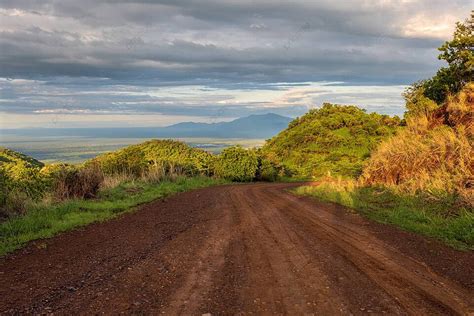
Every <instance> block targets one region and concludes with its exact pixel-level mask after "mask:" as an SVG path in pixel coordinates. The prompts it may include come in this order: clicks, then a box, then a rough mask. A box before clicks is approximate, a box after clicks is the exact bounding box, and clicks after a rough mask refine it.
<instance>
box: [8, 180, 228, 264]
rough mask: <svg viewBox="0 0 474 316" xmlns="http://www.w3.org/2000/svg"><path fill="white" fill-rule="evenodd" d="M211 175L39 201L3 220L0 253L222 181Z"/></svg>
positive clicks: (134, 183) (120, 187) (144, 183)
mask: <svg viewBox="0 0 474 316" xmlns="http://www.w3.org/2000/svg"><path fill="white" fill-rule="evenodd" d="M223 183H225V182H224V181H223V180H216V179H211V178H208V177H196V178H178V179H177V180H176V181H163V182H160V183H158V184H152V183H146V182H140V181H133V182H127V183H122V184H121V185H119V186H117V187H115V188H113V189H108V190H104V191H102V192H101V193H100V196H99V197H98V199H95V200H70V201H65V202H62V203H58V204H55V205H51V204H44V203H43V204H38V205H35V206H33V207H32V208H31V209H30V210H29V211H28V213H27V214H25V215H23V216H18V217H14V218H11V219H9V220H7V221H6V222H3V223H1V224H0V256H2V255H5V254H6V253H8V252H11V251H13V250H15V249H18V248H20V247H22V246H23V245H25V244H26V243H27V242H29V241H32V240H36V239H42V238H49V237H52V236H54V235H57V234H58V233H60V232H64V231H67V230H71V229H73V228H76V227H80V226H84V225H87V224H90V223H92V222H97V221H104V220H107V219H111V218H114V217H116V216H117V215H119V214H121V213H124V212H127V211H131V210H133V208H134V207H135V206H137V205H140V204H143V203H146V202H150V201H153V200H156V199H160V198H164V197H166V196H169V195H171V194H174V193H178V192H183V191H188V190H192V189H197V188H202V187H208V186H211V185H217V184H223Z"/></svg>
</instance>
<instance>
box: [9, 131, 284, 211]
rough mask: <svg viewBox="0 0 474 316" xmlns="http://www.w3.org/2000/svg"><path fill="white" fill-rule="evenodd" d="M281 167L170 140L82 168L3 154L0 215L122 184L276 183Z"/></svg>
mask: <svg viewBox="0 0 474 316" xmlns="http://www.w3.org/2000/svg"><path fill="white" fill-rule="evenodd" d="M278 172H279V168H277V167H276V166H275V164H273V163H272V162H270V161H268V160H266V159H264V158H263V157H262V156H261V155H260V153H259V151H258V150H253V149H252V150H247V149H244V148H242V147H230V148H227V149H225V150H224V151H223V152H222V153H221V154H220V155H218V156H214V155H212V154H210V153H208V152H205V151H203V150H201V149H196V148H192V147H190V146H188V145H186V144H185V143H182V142H178V141H172V140H152V141H148V142H145V143H142V144H138V145H132V146H129V147H126V148H123V149H120V150H117V151H115V152H111V153H107V154H104V155H101V156H98V157H96V158H94V159H91V160H89V161H86V162H85V163H84V164H82V165H68V164H52V165H47V166H44V165H43V164H42V163H41V162H39V161H37V160H35V159H33V158H30V157H27V156H25V155H22V154H20V153H16V152H14V151H11V150H8V149H3V150H1V151H0V185H1V187H0V210H1V212H0V213H1V214H3V215H2V216H4V217H5V216H9V215H12V214H20V213H23V212H24V211H25V210H26V209H27V207H28V205H29V204H31V203H34V202H38V201H42V200H49V201H63V200H67V199H90V198H95V197H96V196H97V195H98V193H99V190H100V189H101V188H105V189H110V188H114V187H116V186H118V185H120V184H122V183H124V182H130V181H135V180H138V181H142V182H146V183H149V184H152V183H159V182H162V181H163V180H174V179H177V178H179V177H181V176H189V177H192V176H215V177H221V178H225V179H227V180H232V181H252V180H264V181H274V180H276V179H277V177H278Z"/></svg>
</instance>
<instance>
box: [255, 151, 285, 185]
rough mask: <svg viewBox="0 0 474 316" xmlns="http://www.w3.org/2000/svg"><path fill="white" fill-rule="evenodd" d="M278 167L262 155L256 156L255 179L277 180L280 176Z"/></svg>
mask: <svg viewBox="0 0 474 316" xmlns="http://www.w3.org/2000/svg"><path fill="white" fill-rule="evenodd" d="M280 173H281V170H280V168H279V167H278V166H277V165H276V164H275V163H273V162H271V161H270V160H268V159H265V158H264V157H262V156H259V157H258V168H257V174H256V179H257V180H260V181H271V182H273V181H277V180H278V178H279V176H280Z"/></svg>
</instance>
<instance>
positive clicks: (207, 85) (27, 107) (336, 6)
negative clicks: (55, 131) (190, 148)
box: [0, 0, 471, 115]
mask: <svg viewBox="0 0 474 316" xmlns="http://www.w3.org/2000/svg"><path fill="white" fill-rule="evenodd" d="M470 9H471V3H470V1H469V0H454V1H451V2H446V1H442V0H433V1H430V0H421V1H411V0H399V1H395V0H350V1H334V0H322V1H317V2H311V1H305V0H295V1H271V0H260V1H251V0H227V1H222V0H200V1H197V0H160V1H151V0H139V1H131V0H130V1H129V0H119V1H108V0H103V1H96V0H83V1H72V0H63V1H54V0H44V1H27V0H2V1H0V20H1V23H0V52H1V54H0V76H1V77H3V78H13V79H15V80H16V81H15V83H12V82H10V83H9V82H7V81H0V88H1V95H0V99H1V102H0V108H1V109H2V110H3V111H7V112H14V113H20V112H25V113H33V112H34V111H43V110H51V109H53V110H54V109H61V108H64V109H66V108H67V109H70V110H71V111H76V110H77V111H81V110H87V111H102V110H106V111H116V112H122V111H125V110H126V111H135V112H140V111H141V112H148V111H154V112H159V111H164V112H169V113H182V112H183V111H187V110H189V109H188V107H189V106H193V107H198V105H200V106H201V108H200V109H201V111H202V113H208V112H209V111H211V110H205V109H206V108H209V109H213V110H212V111H214V108H216V107H219V106H224V105H225V106H228V107H229V104H232V106H233V107H235V110H232V111H229V112H232V113H234V114H242V113H250V112H251V111H254V110H255V109H258V108H259V107H260V108H262V109H264V108H265V109H268V108H272V107H276V108H279V109H282V108H284V107H288V112H291V113H293V114H295V113H296V112H298V111H301V110H302V109H304V108H305V107H306V106H307V104H310V103H312V102H313V104H312V105H313V106H314V105H315V104H314V102H320V101H322V100H327V101H334V100H336V101H337V100H341V101H350V100H351V99H349V98H350V97H352V98H354V100H357V102H358V101H360V100H367V97H361V96H360V95H359V97H360V98H361V99H357V98H358V97H357V96H356V95H354V94H351V93H349V92H348V90H347V89H346V90H344V89H342V88H338V90H337V91H336V90H331V91H332V92H331V93H325V92H323V91H322V90H324V87H323V86H322V85H321V82H323V81H324V82H330V81H332V82H335V81H338V82H344V83H345V85H347V86H366V87H372V86H393V87H395V89H398V90H400V89H399V88H398V87H400V86H401V85H405V84H409V83H411V82H413V81H416V80H419V79H422V78H426V77H429V76H431V75H432V74H433V73H434V72H435V71H436V69H437V68H439V66H440V65H441V62H440V61H438V60H437V59H436V54H437V51H436V47H438V46H440V44H441V43H442V42H443V40H444V39H447V38H448V37H449V35H450V33H451V32H452V31H453V28H454V22H455V21H457V20H461V19H463V18H465V17H466V16H467V15H468V14H469V11H470ZM20 79H21V80H26V81H25V82H23V83H22V84H20V83H19V81H18V80H20ZM281 83H285V84H281ZM315 83H316V85H319V86H318V87H317V88H315V87H314V85H315ZM190 87H196V88H195V89H200V90H192V96H191V97H189V96H186V95H185V91H188V90H189V89H190ZM298 87H306V88H307V89H306V90H302V89H296V88H298ZM175 88H177V89H178V90H180V92H179V93H178V92H176V91H177V90H176V89H175ZM169 89H171V90H172V91H174V92H175V94H173V95H169V93H168V94H167V93H166V91H167V90H169ZM191 89H194V88H191ZM318 89H322V90H321V91H319V90H318ZM367 89H368V88H367ZM367 89H362V90H364V91H367ZM152 90H153V91H152ZM245 90H247V91H251V92H252V93H253V95H254V96H259V97H255V98H256V99H258V101H255V102H253V101H252V100H251V99H252V98H251V97H249V96H248V95H247V97H244V95H245V93H244V92H243V91H245ZM398 90H397V91H398ZM278 91H286V93H287V94H286V95H281V94H279V93H277V92H278ZM153 93H154V94H153ZM340 93H345V95H341V94H340ZM364 93H365V92H364ZM164 95H165V96H164ZM329 96H330V97H331V98H332V99H331V100H329ZM285 98H286V99H285ZM275 100H277V102H281V104H278V105H276V103H277V102H276V101H275ZM377 100H380V102H382V101H383V96H379V95H377ZM368 102H369V103H371V102H372V101H368ZM386 102H388V103H389V104H390V105H387V106H390V107H393V104H394V103H393V102H394V101H393V99H392V96H390V97H388V98H387V99H386ZM397 102H398V104H399V105H400V104H401V103H402V102H401V99H400V97H399V96H398V99H397ZM303 103H304V104H303ZM349 103H351V102H349ZM292 106H293V108H291V107H292ZM367 106H372V105H370V104H367ZM295 109H297V110H295ZM37 113H41V112H37ZM72 113H73V112H71V115H72ZM203 115H207V114H203Z"/></svg>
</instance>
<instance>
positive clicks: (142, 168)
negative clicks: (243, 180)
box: [89, 140, 214, 177]
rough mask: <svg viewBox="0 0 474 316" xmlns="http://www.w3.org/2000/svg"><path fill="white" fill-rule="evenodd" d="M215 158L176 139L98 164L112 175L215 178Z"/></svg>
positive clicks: (127, 151) (132, 148)
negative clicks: (213, 168) (150, 173)
mask: <svg viewBox="0 0 474 316" xmlns="http://www.w3.org/2000/svg"><path fill="white" fill-rule="evenodd" d="M213 159H214V157H213V156H212V155H211V154H209V153H207V152H205V151H203V150H201V149H197V148H192V147H190V146H188V145H186V144H185V143H182V142H178V141H173V140H151V141H148V142H145V143H142V144H138V145H132V146H129V147H126V148H123V149H121V150H118V151H115V152H112V153H108V154H105V155H102V156H99V157H97V158H95V159H93V160H91V161H90V162H89V163H97V164H98V165H99V166H100V169H101V170H102V171H103V172H104V173H105V174H108V175H117V174H128V175H132V176H136V177H139V176H143V175H145V174H147V173H149V172H153V173H155V174H158V173H159V174H162V175H163V176H168V175H174V174H179V175H188V176H192V175H212V173H213V171H212V165H213Z"/></svg>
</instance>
